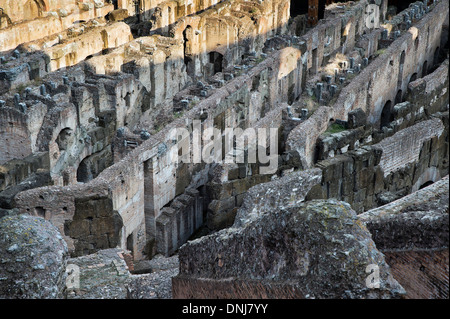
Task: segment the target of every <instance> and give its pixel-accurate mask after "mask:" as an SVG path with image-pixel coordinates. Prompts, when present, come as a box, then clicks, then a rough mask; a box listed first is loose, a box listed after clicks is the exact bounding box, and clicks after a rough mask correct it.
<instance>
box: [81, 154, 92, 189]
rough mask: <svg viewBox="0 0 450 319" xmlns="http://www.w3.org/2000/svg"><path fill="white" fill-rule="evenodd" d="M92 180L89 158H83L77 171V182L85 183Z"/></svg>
mask: <svg viewBox="0 0 450 319" xmlns="http://www.w3.org/2000/svg"><path fill="white" fill-rule="evenodd" d="M93 178H94V176H93V174H92V169H91V163H90V161H89V156H87V157H85V158H84V159H83V160H82V161H81V162H80V164H79V165H78V169H77V182H80V183H87V182H89V181H91V180H92V179H93Z"/></svg>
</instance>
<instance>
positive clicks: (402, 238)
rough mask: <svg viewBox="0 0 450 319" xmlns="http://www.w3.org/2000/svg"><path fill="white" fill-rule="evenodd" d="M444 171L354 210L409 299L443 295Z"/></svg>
mask: <svg viewBox="0 0 450 319" xmlns="http://www.w3.org/2000/svg"><path fill="white" fill-rule="evenodd" d="M448 187H449V180H448V176H446V177H445V178H443V179H441V180H439V181H437V182H435V183H434V184H432V185H430V186H428V187H426V188H423V189H421V190H418V191H416V192H414V193H412V194H410V195H408V196H405V197H403V198H401V199H398V200H396V201H394V202H392V203H389V204H387V205H384V206H381V207H379V208H375V209H372V210H369V211H367V212H365V213H364V214H361V215H359V216H358V218H359V219H360V220H361V221H362V222H364V223H365V224H366V225H367V228H368V229H369V230H370V232H371V233H372V238H373V240H374V242H375V244H376V245H377V247H379V249H380V250H381V251H383V253H384V254H385V256H386V262H387V263H388V264H389V265H390V266H391V269H392V273H393V275H394V277H395V278H396V279H397V280H398V281H399V283H400V284H401V285H402V286H403V287H404V288H405V290H406V298H410V299H417V298H421V299H422V298H423V299H443V298H448V286H449V283H448V275H447V274H448V241H449V226H448V213H449V210H448V207H449V206H448V205H449V200H448Z"/></svg>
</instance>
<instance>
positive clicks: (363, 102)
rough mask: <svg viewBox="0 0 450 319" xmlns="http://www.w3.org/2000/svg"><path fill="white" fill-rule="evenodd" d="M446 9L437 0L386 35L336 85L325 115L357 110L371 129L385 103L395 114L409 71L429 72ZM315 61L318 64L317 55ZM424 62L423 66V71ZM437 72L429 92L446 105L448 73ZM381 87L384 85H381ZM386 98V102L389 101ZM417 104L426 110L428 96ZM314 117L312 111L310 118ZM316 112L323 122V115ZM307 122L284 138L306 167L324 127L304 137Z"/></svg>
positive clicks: (344, 114)
mask: <svg viewBox="0 0 450 319" xmlns="http://www.w3.org/2000/svg"><path fill="white" fill-rule="evenodd" d="M447 11H448V3H447V2H445V1H441V2H438V3H436V4H434V5H433V6H432V7H430V8H429V12H428V13H427V14H426V15H425V16H423V17H422V18H421V19H419V20H416V21H415V23H414V25H413V26H412V27H411V28H410V29H409V30H406V31H402V33H401V34H400V36H399V37H397V38H396V39H395V40H394V38H393V34H392V35H390V37H391V40H390V42H389V44H390V45H389V46H388V47H387V48H385V49H384V50H382V51H380V52H381V53H382V54H381V55H378V56H377V57H375V55H374V56H373V57H371V59H369V62H370V64H369V65H368V66H367V67H366V68H364V69H363V70H362V71H361V72H360V73H359V74H358V75H356V76H355V77H354V78H353V79H352V80H351V81H350V83H349V84H348V85H347V86H345V87H344V88H343V89H342V90H341V92H340V93H339V96H338V97H337V99H336V100H335V102H334V104H333V105H332V107H331V109H332V110H331V111H330V112H329V113H328V115H327V117H328V118H329V119H331V118H332V119H334V120H336V119H340V120H343V121H347V118H348V113H349V112H351V111H352V110H356V109H361V110H363V111H364V112H365V113H366V114H367V119H368V123H369V124H372V125H373V126H374V127H376V128H378V127H380V123H381V113H382V110H383V108H384V106H385V105H388V106H389V105H390V109H389V114H393V113H395V111H394V105H395V104H396V96H398V95H399V92H400V91H401V92H400V95H401V96H402V98H403V97H405V95H406V92H408V84H409V83H410V82H412V81H411V79H412V80H414V77H413V76H414V75H415V77H416V78H417V75H420V74H424V75H426V74H428V70H429V69H430V68H431V67H432V65H433V63H432V62H431V61H434V56H435V53H436V50H437V49H438V47H440V45H441V31H440V30H441V29H439V30H438V29H437V26H438V25H439V26H440V25H443V24H444V22H445V20H446V19H447V16H448V15H447ZM416 39H417V41H416ZM380 52H379V53H380ZM371 60H373V61H371ZM425 61H427V63H425ZM308 65H309V64H308ZM317 65H318V66H320V65H322V64H321V63H320V60H319V64H317ZM424 65H425V66H426V70H425V72H422V71H423V70H422V69H423V66H424ZM440 72H442V73H439V72H438V73H436V74H435V76H434V77H431V78H430V80H429V81H430V85H432V84H431V83H435V88H436V93H434V95H433V96H439V98H440V97H442V100H441V101H443V102H444V103H443V104H441V105H445V93H446V89H445V88H444V86H443V85H444V82H445V81H448V80H446V78H447V77H442V76H439V75H438V74H440V75H443V74H444V71H443V70H441V71H440ZM432 79H434V80H432ZM425 81H426V80H425ZM441 85H442V86H441ZM386 87H388V88H389V89H388V90H386ZM413 87H414V86H412V87H411V89H412V88H413ZM422 92H423V91H422ZM416 94H417V93H416ZM375 97H376V99H375ZM435 99H436V98H435ZM388 101H390V102H391V103H388ZM420 103H421V106H420V107H419V108H418V109H417V110H414V111H413V112H420V109H421V107H423V109H422V111H423V112H427V111H425V109H427V101H424V103H423V104H422V102H420ZM433 109H434V106H433ZM319 110H320V109H319ZM322 112H323V111H322ZM430 112H431V110H430ZM428 114H430V113H428ZM313 116H314V114H313V115H312V116H311V117H313ZM316 117H317V119H321V121H322V122H324V118H325V117H324V116H316ZM316 117H314V118H316ZM314 118H313V119H314ZM406 118H407V117H406ZM419 118H420V117H419ZM310 126H311V124H310V122H308V121H305V122H304V123H301V124H299V125H298V127H297V128H295V129H293V130H292V132H291V135H292V137H289V138H288V142H287V146H288V148H289V149H291V150H296V151H297V152H298V153H299V154H300V158H301V162H302V163H303V164H304V165H305V167H311V165H313V163H314V158H315V149H316V145H317V144H316V139H317V137H318V136H320V134H322V133H324V132H325V131H326V129H327V128H328V125H326V123H323V125H312V127H314V128H317V129H316V131H315V133H314V134H315V135H313V137H312V138H310V137H309V134H308V135H305V136H303V134H302V132H303V131H304V130H307V131H310V129H309V127H310ZM391 134H392V132H391Z"/></svg>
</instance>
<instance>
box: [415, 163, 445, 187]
mask: <svg viewBox="0 0 450 319" xmlns="http://www.w3.org/2000/svg"><path fill="white" fill-rule="evenodd" d="M440 179H441V173H440V172H439V169H437V168H436V167H434V166H432V167H428V168H427V169H426V170H425V171H424V172H423V173H422V174H421V175H420V177H419V178H418V179H417V181H416V182H415V183H414V185H413V187H412V189H411V192H415V191H418V190H419V189H422V188H424V187H426V186H429V185H431V184H432V183H435V182H437V181H438V180H440Z"/></svg>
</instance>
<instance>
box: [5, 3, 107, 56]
mask: <svg viewBox="0 0 450 319" xmlns="http://www.w3.org/2000/svg"><path fill="white" fill-rule="evenodd" d="M17 2H18V1H15V0H3V1H1V2H0V7H1V8H3V9H5V13H6V14H7V15H8V16H9V17H10V19H11V21H12V22H13V23H14V24H12V25H9V26H7V27H6V28H3V29H0V52H3V51H8V50H12V49H15V48H16V47H17V46H18V45H20V44H22V43H25V42H30V41H35V40H37V39H41V38H45V37H48V36H51V35H54V34H57V33H59V32H62V31H63V30H65V29H67V28H69V27H70V26H72V25H73V23H74V22H76V21H81V20H82V21H88V20H91V19H95V18H99V17H100V18H102V17H104V16H106V15H107V14H108V13H109V12H111V11H112V10H113V9H114V6H113V5H111V4H105V3H104V2H103V1H102V0H100V1H97V2H99V3H102V4H103V5H101V6H100V5H98V6H94V3H93V2H90V3H88V2H85V3H84V4H83V3H81V4H80V6H78V3H77V2H75V1H74V0H64V2H61V1H51V0H49V1H47V0H20V1H19V2H21V3H17ZM24 2H26V4H25V3H24ZM38 4H41V5H40V7H41V10H39V11H37V10H34V11H33V10H31V11H30V10H27V9H25V8H24V6H25V7H27V6H28V7H33V6H37V5H38ZM21 7H22V10H20V9H19V10H18V8H21Z"/></svg>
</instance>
